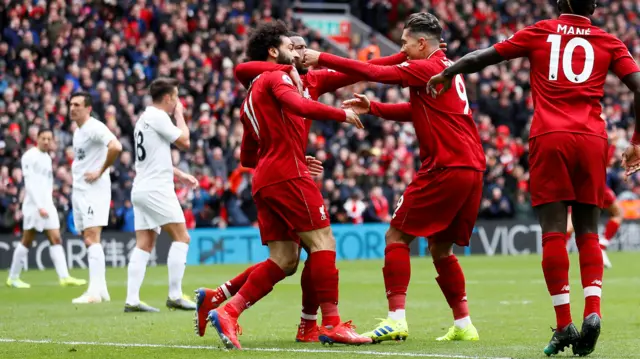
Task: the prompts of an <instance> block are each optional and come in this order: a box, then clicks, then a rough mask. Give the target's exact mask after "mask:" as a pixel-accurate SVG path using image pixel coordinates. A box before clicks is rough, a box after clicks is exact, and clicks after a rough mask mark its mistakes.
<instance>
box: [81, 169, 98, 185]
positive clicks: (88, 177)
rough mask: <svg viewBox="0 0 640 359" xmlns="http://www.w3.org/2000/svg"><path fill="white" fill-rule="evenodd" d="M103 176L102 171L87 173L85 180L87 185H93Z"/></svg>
mask: <svg viewBox="0 0 640 359" xmlns="http://www.w3.org/2000/svg"><path fill="white" fill-rule="evenodd" d="M101 175H102V173H100V171H93V172H87V173H85V174H84V180H85V181H87V183H93V182H95V181H97V180H98V178H100V176H101Z"/></svg>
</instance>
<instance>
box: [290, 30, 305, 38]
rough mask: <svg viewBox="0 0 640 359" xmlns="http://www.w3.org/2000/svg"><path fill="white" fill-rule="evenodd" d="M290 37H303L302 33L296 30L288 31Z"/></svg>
mask: <svg viewBox="0 0 640 359" xmlns="http://www.w3.org/2000/svg"><path fill="white" fill-rule="evenodd" d="M287 36H288V37H302V35H300V34H298V33H297V32H295V31H289V33H287Z"/></svg>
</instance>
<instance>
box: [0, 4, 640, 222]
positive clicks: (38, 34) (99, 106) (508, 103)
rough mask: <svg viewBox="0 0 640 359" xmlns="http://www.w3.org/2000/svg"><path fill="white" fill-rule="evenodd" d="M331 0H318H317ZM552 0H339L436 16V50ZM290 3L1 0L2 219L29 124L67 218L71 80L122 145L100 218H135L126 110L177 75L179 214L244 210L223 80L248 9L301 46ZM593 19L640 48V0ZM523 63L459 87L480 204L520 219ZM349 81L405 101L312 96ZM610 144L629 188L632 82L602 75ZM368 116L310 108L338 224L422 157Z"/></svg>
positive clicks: (506, 25)
mask: <svg viewBox="0 0 640 359" xmlns="http://www.w3.org/2000/svg"><path fill="white" fill-rule="evenodd" d="M326 2H330V1H326ZM554 3H555V1H549V0H514V1H504V0H486V1H482V0H480V1H471V0H455V1H454V0H446V1H445V0H431V1H429V0H422V1H420V0H352V1H350V5H351V7H352V13H353V14H354V15H356V16H358V17H360V18H361V19H362V20H363V21H364V22H365V23H367V24H369V25H370V26H371V27H372V28H374V29H375V30H376V31H379V32H381V33H383V34H385V35H386V36H388V37H389V38H390V39H392V40H394V41H396V42H397V41H398V40H399V38H400V35H401V33H402V28H403V26H404V23H403V20H404V19H406V17H407V16H408V15H409V14H411V13H414V12H418V11H430V12H432V13H434V14H436V15H437V16H438V17H439V18H440V20H441V21H442V24H443V26H444V28H445V32H444V33H445V40H446V42H447V43H448V44H449V49H448V56H449V58H451V59H453V60H455V59H456V58H458V57H460V56H462V55H464V54H465V53H467V52H469V51H472V50H475V49H479V48H485V47H488V46H490V45H492V44H493V43H495V42H498V41H501V40H503V39H505V38H507V37H508V36H510V35H511V34H512V33H513V32H514V31H517V30H518V29H521V28H523V27H524V26H526V25H529V24H533V23H534V22H536V21H538V20H542V19H546V18H551V17H554V16H556V13H557V12H556V10H555V7H554ZM291 5H292V2H291V1H273V0H249V1H232V0H226V1H225V0H219V1H215V0H210V1H202V0H197V1H196V0H192V1H167V0H137V1H135V0H130V1H121V0H118V1H116V0H104V2H94V3H90V2H85V1H82V0H73V1H64V0H51V1H45V0H31V1H29V0H25V1H11V0H3V1H2V3H0V28H2V31H1V33H0V231H1V232H5V233H11V232H13V233H17V232H19V230H20V228H21V220H22V214H21V212H20V203H21V201H22V199H23V197H24V181H23V178H22V173H21V170H20V157H21V155H22V154H23V153H24V151H25V150H26V149H28V148H30V147H31V146H33V145H34V144H35V140H36V134H37V131H38V128H39V127H49V128H51V129H53V131H54V136H55V146H54V148H53V149H52V151H51V155H52V157H53V163H54V178H55V192H54V202H55V203H56V205H57V206H58V210H59V213H60V216H61V219H62V222H64V223H63V227H64V229H65V230H68V231H74V228H73V220H72V218H71V217H70V216H71V211H70V205H71V201H70V196H71V189H72V188H71V183H72V180H71V171H70V164H71V163H72V161H73V150H72V148H71V139H72V133H73V131H74V129H75V125H74V124H72V123H71V122H70V121H69V119H68V116H67V115H68V106H67V99H68V96H69V94H71V93H73V92H75V91H81V90H82V91H88V92H90V93H91V94H92V95H93V98H94V106H93V111H94V116H95V117H96V118H98V119H100V120H101V121H104V122H105V123H106V124H107V126H108V127H109V128H110V129H111V131H113V132H114V133H115V134H116V135H117V136H118V137H119V138H120V140H121V142H122V144H123V146H124V152H123V154H122V156H121V157H120V159H119V160H118V161H117V163H116V165H115V166H114V167H113V168H112V170H111V179H112V191H113V193H112V198H113V201H112V205H111V216H110V224H109V228H110V229H119V230H124V231H133V210H132V207H131V202H130V200H129V197H130V190H131V185H132V179H133V177H134V176H135V173H134V171H133V157H132V155H131V152H132V135H133V127H134V124H135V121H136V119H137V117H138V115H139V114H141V112H142V111H143V110H144V108H145V106H146V105H147V104H149V103H150V99H149V98H148V96H147V94H146V87H147V85H148V84H149V82H150V81H151V80H152V79H154V78H155V77H157V76H172V77H175V78H177V79H179V80H180V82H181V88H180V98H181V101H183V103H184V104H185V107H186V109H187V110H186V114H185V117H186V118H187V120H188V123H189V126H190V128H191V131H192V133H191V136H192V137H191V138H192V141H191V142H192V149H191V150H190V151H188V152H179V151H177V150H174V151H173V161H174V164H175V166H177V167H179V168H180V169H181V170H183V171H186V172H189V173H192V174H193V175H195V176H196V177H197V178H198V180H199V181H200V188H199V189H197V190H190V189H187V188H183V187H182V186H181V185H179V184H176V191H177V193H178V196H179V199H180V201H181V203H182V205H183V208H184V211H185V216H186V219H187V225H188V227H189V228H199V227H226V226H246V225H252V224H255V221H256V212H255V206H254V204H253V201H252V200H251V189H250V185H251V182H250V181H251V176H252V171H251V170H250V169H247V168H243V167H241V166H240V165H239V158H240V153H239V151H240V150H239V145H240V141H241V138H242V126H241V124H240V122H239V106H240V104H241V103H242V100H243V98H244V95H245V90H244V89H243V88H242V86H241V85H240V84H239V83H237V82H236V81H235V80H234V77H233V69H234V66H235V64H238V63H242V62H244V61H245V60H246V59H245V55H244V52H243V49H244V45H245V43H246V38H247V34H248V32H249V30H250V29H251V28H252V27H254V26H255V24H256V23H257V22H259V21H269V20H270V19H276V18H279V19H283V20H284V21H285V22H287V23H288V24H289V26H290V28H291V29H292V30H295V31H297V32H298V33H300V34H302V35H303V36H304V37H306V39H307V43H308V44H309V46H310V47H311V48H315V49H325V48H326V47H325V44H323V40H322V38H321V37H320V36H319V35H318V34H317V33H315V32H314V31H311V30H309V29H307V28H305V27H304V25H303V24H302V23H300V22H298V21H295V20H294V19H293V16H292V15H293V10H292V6H291ZM599 5H600V6H599V8H598V10H597V12H596V14H595V15H594V16H593V19H594V23H595V24H596V25H598V26H601V27H602V28H604V29H605V30H607V31H608V32H610V33H612V34H614V35H616V36H617V37H619V38H620V39H622V40H623V41H624V42H625V44H626V45H627V46H628V48H629V50H630V51H631V53H632V54H633V55H634V57H635V58H636V59H638V58H639V56H640V38H639V36H638V33H640V18H639V16H638V15H639V14H640V2H638V1H632V0H611V1H609V0H600V1H599ZM349 53H350V56H351V57H352V58H360V59H368V58H372V57H376V56H379V50H377V44H376V42H375V41H374V40H373V39H370V38H357V37H354V38H353V39H352V41H351V49H350V51H349ZM528 69H529V63H528V62H527V61H526V60H515V61H511V62H509V63H503V64H501V65H499V66H494V67H491V68H488V69H486V70H484V71H483V72H482V73H479V74H473V75H469V76H467V77H466V83H467V94H468V97H469V100H470V102H471V105H472V109H473V111H474V117H475V120H476V121H477V124H478V130H479V132H480V135H481V138H482V141H483V144H484V148H485V151H486V159H487V172H486V176H485V195H484V199H483V201H482V204H481V208H480V218H484V219H504V218H519V219H529V218H533V212H532V209H531V206H530V202H529V195H528V176H529V174H528V161H527V157H528V143H527V137H528V130H529V128H530V124H531V117H532V102H531V97H530V85H529V73H528ZM353 92H359V93H366V94H368V95H369V96H370V97H372V98H376V99H378V100H382V101H384V102H389V103H396V102H402V101H408V98H409V97H408V91H407V90H406V89H404V90H403V89H400V88H397V87H394V86H385V85H378V84H374V83H359V84H356V85H353V86H350V87H347V88H343V89H341V90H339V91H337V92H336V93H334V94H327V95H324V96H323V97H322V98H321V101H322V102H325V103H327V104H331V105H335V106H339V105H340V103H341V102H342V101H343V100H345V99H347V98H349V97H350V96H351V94H352V93H353ZM602 102H603V106H604V116H605V117H606V119H607V121H608V124H609V130H610V141H611V144H612V148H613V149H614V150H615V151H614V156H613V158H612V161H611V168H610V169H609V172H608V177H607V180H608V184H609V185H610V186H611V187H612V188H613V189H614V190H615V192H616V193H617V194H618V195H619V196H620V198H636V196H637V195H638V194H640V186H638V184H639V183H640V181H639V179H640V178H638V177H635V178H633V179H632V180H631V181H629V182H624V181H622V177H621V171H620V154H621V152H622V149H624V148H625V146H626V145H627V144H628V140H629V138H630V133H632V131H633V122H634V121H633V113H632V111H633V110H632V96H631V95H630V93H629V92H628V91H627V89H626V87H624V85H622V84H621V83H620V81H619V80H617V79H616V78H615V76H613V75H611V76H610V77H609V78H608V79H607V83H606V86H605V97H604V99H603V101H602ZM363 119H364V122H365V125H366V128H365V129H364V130H357V129H354V128H351V127H344V126H342V125H340V124H333V123H327V122H318V123H316V124H315V125H314V127H313V129H312V133H311V135H310V141H309V146H308V148H307V153H308V154H309V155H313V156H316V157H317V158H318V159H319V160H321V161H323V162H324V167H325V172H324V175H323V177H321V178H318V179H317V183H318V186H320V188H321V190H322V193H323V195H324V197H325V199H326V202H327V206H328V207H327V208H329V211H330V214H331V220H332V221H333V222H336V223H362V222H388V221H389V220H390V218H391V213H392V211H393V209H394V207H395V203H396V201H397V200H398V198H399V196H400V195H401V194H402V192H403V190H404V189H405V187H406V185H407V184H408V183H409V182H410V181H411V179H412V178H413V176H414V174H415V172H416V169H417V168H418V167H419V164H420V163H419V160H418V146H417V143H416V137H415V133H414V130H413V127H412V125H411V124H400V123H394V122H383V121H381V120H380V119H378V118H373V117H371V116H364V117H363Z"/></svg>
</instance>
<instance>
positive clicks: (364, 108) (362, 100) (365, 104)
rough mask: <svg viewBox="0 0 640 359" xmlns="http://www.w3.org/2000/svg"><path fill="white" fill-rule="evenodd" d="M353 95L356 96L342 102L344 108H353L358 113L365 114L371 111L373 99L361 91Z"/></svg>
mask: <svg viewBox="0 0 640 359" xmlns="http://www.w3.org/2000/svg"><path fill="white" fill-rule="evenodd" d="M353 96H354V97H355V98H352V99H351V100H346V101H343V102H342V108H345V109H346V108H349V109H352V110H353V112H355V113H356V114H358V115H365V114H367V113H369V112H370V111H371V101H369V98H368V97H367V96H365V95H361V94H359V93H354V94H353Z"/></svg>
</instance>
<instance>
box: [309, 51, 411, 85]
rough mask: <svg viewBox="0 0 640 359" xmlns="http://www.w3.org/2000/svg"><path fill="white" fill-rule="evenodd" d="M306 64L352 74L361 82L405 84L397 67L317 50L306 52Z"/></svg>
mask: <svg viewBox="0 0 640 359" xmlns="http://www.w3.org/2000/svg"><path fill="white" fill-rule="evenodd" d="M304 63H305V65H307V66H315V65H320V66H325V67H328V68H330V69H333V70H335V71H339V72H343V73H347V74H350V75H352V76H355V77H356V78H359V79H360V80H366V81H376V82H381V83H385V84H392V85H401V84H402V83H403V81H402V73H401V72H400V70H399V69H398V68H397V67H396V66H379V65H374V64H371V63H367V62H361V61H357V60H351V59H346V58H344V57H340V56H336V55H331V54H327V53H320V52H317V51H315V50H307V51H305V55H304Z"/></svg>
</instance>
